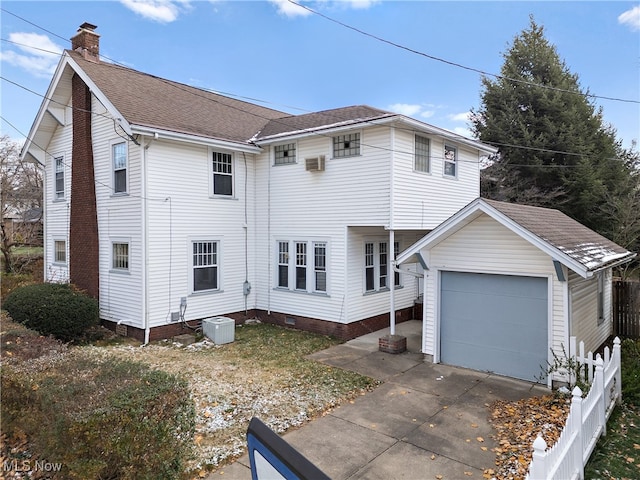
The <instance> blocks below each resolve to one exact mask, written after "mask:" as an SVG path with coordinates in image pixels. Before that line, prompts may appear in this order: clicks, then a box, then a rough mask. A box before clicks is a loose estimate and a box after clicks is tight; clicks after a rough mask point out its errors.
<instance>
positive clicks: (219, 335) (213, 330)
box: [202, 317, 236, 345]
mask: <svg viewBox="0 0 640 480" xmlns="http://www.w3.org/2000/svg"><path fill="white" fill-rule="evenodd" d="M235 329H236V322H235V320H234V319H233V318H228V317H211V318H205V319H204V320H202V332H203V333H204V334H205V336H206V337H207V338H209V339H210V340H211V341H213V343H215V344H216V345H221V344H223V343H231V342H233V340H234V337H235V331H236V330H235Z"/></svg>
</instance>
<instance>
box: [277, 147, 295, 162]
mask: <svg viewBox="0 0 640 480" xmlns="http://www.w3.org/2000/svg"><path fill="white" fill-rule="evenodd" d="M273 151H274V155H275V160H274V163H275V165H287V164H289V163H296V144H295V143H286V144H284V145H276V146H275V147H273Z"/></svg>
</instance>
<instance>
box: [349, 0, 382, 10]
mask: <svg viewBox="0 0 640 480" xmlns="http://www.w3.org/2000/svg"><path fill="white" fill-rule="evenodd" d="M379 2H380V0H342V2H340V3H345V4H347V5H349V6H350V7H351V8H355V9H358V10H366V9H367V8H369V7H371V6H372V5H375V4H376V3H379Z"/></svg>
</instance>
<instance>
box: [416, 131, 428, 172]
mask: <svg viewBox="0 0 640 480" xmlns="http://www.w3.org/2000/svg"><path fill="white" fill-rule="evenodd" d="M430 151H431V142H430V140H429V139H428V138H427V137H423V136H422V135H416V139H415V159H414V160H415V163H414V167H413V168H414V170H416V171H417V172H425V173H429V171H430V169H431V165H430V163H429V162H430V160H429V155H430Z"/></svg>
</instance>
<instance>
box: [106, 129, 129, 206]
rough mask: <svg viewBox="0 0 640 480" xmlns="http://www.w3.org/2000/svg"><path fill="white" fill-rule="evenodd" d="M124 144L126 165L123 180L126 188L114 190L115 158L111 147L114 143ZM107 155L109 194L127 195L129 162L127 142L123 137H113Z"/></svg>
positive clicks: (115, 195) (116, 195)
mask: <svg viewBox="0 0 640 480" xmlns="http://www.w3.org/2000/svg"><path fill="white" fill-rule="evenodd" d="M121 144H124V150H125V153H124V154H125V158H126V162H127V163H126V166H125V168H124V170H125V182H126V188H125V190H124V191H122V192H116V159H115V157H114V155H113V147H115V146H116V145H121ZM109 155H110V157H111V196H114V197H121V196H127V195H129V186H130V184H129V170H130V162H129V142H127V141H126V140H123V139H113V140H111V142H109Z"/></svg>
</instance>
